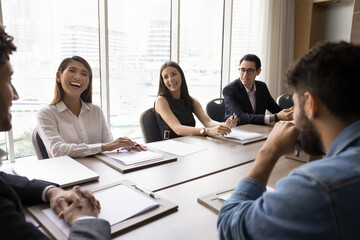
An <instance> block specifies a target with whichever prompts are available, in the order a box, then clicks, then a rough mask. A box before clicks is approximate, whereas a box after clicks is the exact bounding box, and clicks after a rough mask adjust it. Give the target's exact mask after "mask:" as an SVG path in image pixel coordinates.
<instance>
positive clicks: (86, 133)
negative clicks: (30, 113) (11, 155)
mask: <svg viewBox="0 0 360 240" xmlns="http://www.w3.org/2000/svg"><path fill="white" fill-rule="evenodd" d="M37 121H38V131H39V135H40V137H41V139H42V140H43V142H44V145H45V147H46V150H47V152H48V154H49V156H50V157H58V156H65V155H67V156H70V157H85V156H89V155H93V154H97V153H99V152H101V145H102V144H103V143H109V142H111V141H113V137H112V134H111V132H110V130H109V127H108V125H107V123H106V121H105V118H104V114H103V112H102V110H101V108H100V107H99V106H97V105H95V104H92V103H85V102H83V101H81V110H80V114H79V116H78V117H77V116H75V115H74V114H73V113H72V112H71V111H70V110H69V109H68V108H67V107H66V105H65V104H64V103H63V102H62V101H60V102H59V103H57V104H55V105H49V106H46V107H44V108H42V109H41V110H40V111H39V112H38V114H37Z"/></svg>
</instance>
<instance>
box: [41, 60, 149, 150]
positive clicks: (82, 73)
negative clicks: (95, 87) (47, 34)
mask: <svg viewBox="0 0 360 240" xmlns="http://www.w3.org/2000/svg"><path fill="white" fill-rule="evenodd" d="M91 102H92V70H91V67H90V65H89V63H88V62H87V61H86V60H85V59H83V58H82V57H79V56H73V57H71V58H66V59H64V60H63V61H62V62H61V64H60V66H59V68H58V71H57V72H56V84H55V96H54V99H53V100H52V102H51V103H50V105H49V106H46V107H44V108H42V109H41V110H40V111H39V112H38V115H37V121H38V130H39V135H40V137H41V139H42V140H43V142H44V145H45V147H46V150H47V152H48V154H49V156H50V157H58V156H65V155H67V156H70V157H85V156H89V155H93V154H97V153H99V152H102V151H112V150H114V149H117V148H121V147H126V148H134V149H137V150H146V147H144V146H142V145H139V144H137V143H136V142H134V141H132V140H130V139H129V138H127V137H124V138H117V139H115V140H114V139H113V136H112V134H111V132H110V130H109V128H108V126H107V124H106V121H105V118H104V114H103V112H102V110H101V108H100V107H99V106H97V105H95V104H92V103H91Z"/></svg>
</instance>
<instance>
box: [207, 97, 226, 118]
mask: <svg viewBox="0 0 360 240" xmlns="http://www.w3.org/2000/svg"><path fill="white" fill-rule="evenodd" d="M206 113H207V115H209V117H210V118H211V119H212V120H215V121H218V122H223V121H224V118H225V101H224V98H215V99H213V100H211V101H210V102H208V104H206Z"/></svg>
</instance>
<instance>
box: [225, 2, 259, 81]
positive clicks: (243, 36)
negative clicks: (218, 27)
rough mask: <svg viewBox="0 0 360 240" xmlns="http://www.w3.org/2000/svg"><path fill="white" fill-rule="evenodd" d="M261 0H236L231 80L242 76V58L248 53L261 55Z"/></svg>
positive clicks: (233, 22) (234, 3)
mask: <svg viewBox="0 0 360 240" xmlns="http://www.w3.org/2000/svg"><path fill="white" fill-rule="evenodd" d="M260 3H261V1H260V0H234V1H233V19H232V34H231V36H232V40H231V66H230V81H233V80H235V79H236V78H238V77H239V76H240V73H239V71H238V68H239V61H240V59H241V58H242V57H243V56H244V55H245V54H248V53H251V54H255V55H257V56H258V57H260V50H261V46H260V42H261V41H260V40H261V39H260V37H261V34H260V31H261V25H260V23H261V20H262V18H261V16H260Z"/></svg>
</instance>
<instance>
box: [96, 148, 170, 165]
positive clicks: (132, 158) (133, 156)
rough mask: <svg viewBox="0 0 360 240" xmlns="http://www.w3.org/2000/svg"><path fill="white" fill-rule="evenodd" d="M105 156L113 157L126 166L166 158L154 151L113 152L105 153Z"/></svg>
mask: <svg viewBox="0 0 360 240" xmlns="http://www.w3.org/2000/svg"><path fill="white" fill-rule="evenodd" d="M103 154H104V155H105V156H108V157H111V158H113V159H115V160H118V161H120V162H121V163H122V164H125V165H132V164H136V163H141V162H147V161H152V160H157V159H162V158H163V157H164V156H163V155H162V154H160V153H155V152H152V151H149V150H148V151H141V152H139V151H136V150H131V151H128V150H120V151H112V152H104V153H103Z"/></svg>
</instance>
